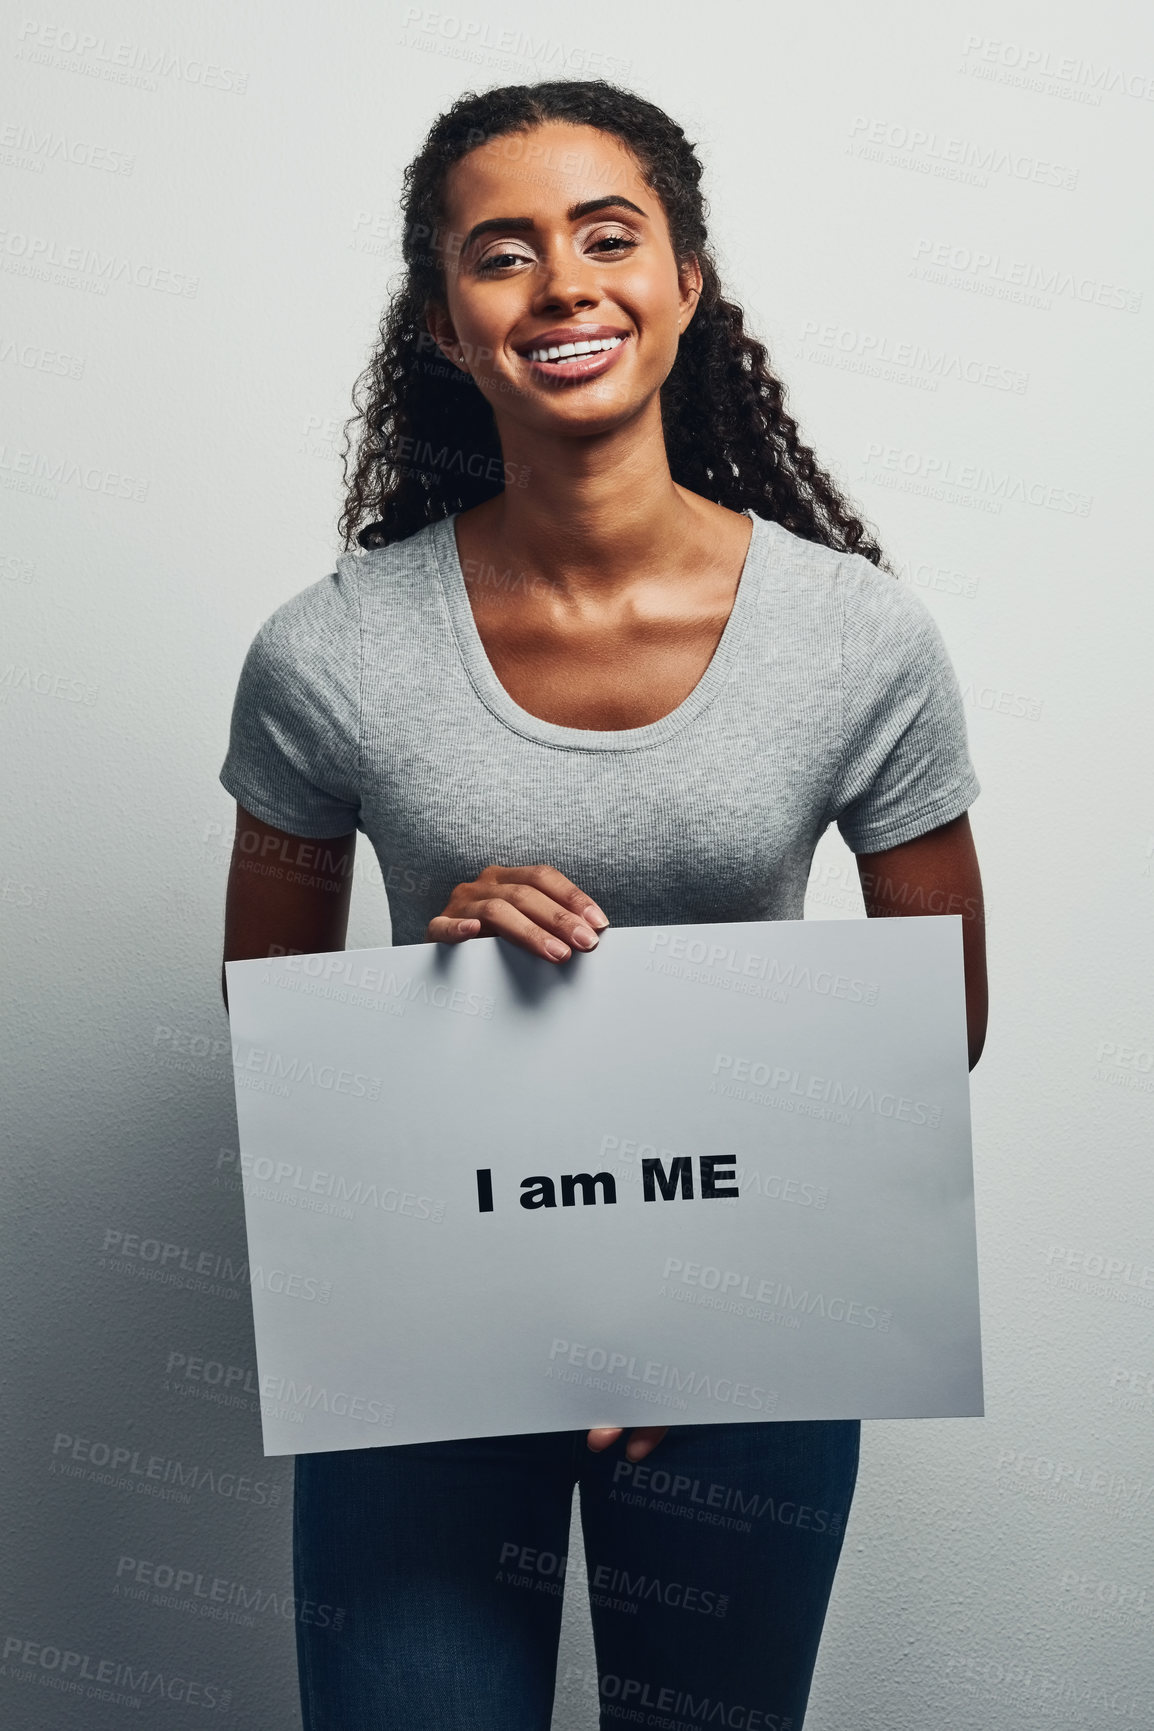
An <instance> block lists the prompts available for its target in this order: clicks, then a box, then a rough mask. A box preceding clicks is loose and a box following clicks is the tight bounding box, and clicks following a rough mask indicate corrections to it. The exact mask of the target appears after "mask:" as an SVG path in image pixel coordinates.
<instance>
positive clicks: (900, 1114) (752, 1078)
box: [710, 1052, 942, 1126]
mask: <svg viewBox="0 0 1154 1731" xmlns="http://www.w3.org/2000/svg"><path fill="white" fill-rule="evenodd" d="M713 1076H714V1078H715V1080H714V1081H713V1082H711V1084H710V1092H711V1093H716V1092H718V1091H719V1089H720V1090H722V1091H726V1092H728V1089H726V1088H725V1084H726V1083H728V1082H730V1081H732V1082H747V1081H748V1082H751V1083H752V1084H753V1086H754V1088H767V1087H768V1088H770V1089H784V1090H785V1092H786V1093H787V1094H794V1095H797V1096H798V1097H799V1098H801V1099H804V1100H816V1101H818V1102H820V1103H821V1104H823V1105H831V1106H835V1107H849V1108H850V1109H851V1110H853V1111H858V1112H875V1113H876V1114H877V1115H878V1117H879V1118H896V1119H897V1120H898V1121H899V1122H900V1123H903V1124H928V1125H931V1126H935V1125H937V1124H939V1123H940V1122H941V1117H942V1109H941V1107H940V1106H938V1105H933V1104H931V1103H930V1102H928V1101H926V1100H911V1099H908V1098H907V1097H906V1095H904V1094H892V1093H890V1092H889V1091H888V1090H886V1089H882V1090H881V1091H880V1092H879V1091H878V1090H877V1089H874V1088H863V1087H862V1086H861V1084H860V1083H858V1082H842V1081H839V1080H838V1079H837V1078H836V1077H833V1076H809V1077H806V1078H805V1079H804V1080H803V1078H802V1075H801V1071H800V1070H791V1069H790V1068H789V1066H788V1065H786V1064H776V1065H770V1064H766V1063H762V1062H759V1061H758V1060H756V1059H753V1058H741V1057H737V1056H735V1055H734V1054H733V1053H732V1052H718V1053H717V1054H716V1056H715V1057H714V1060H713ZM719 1077H720V1079H721V1080H720V1082H719V1081H718V1080H717V1078H719ZM744 1097H747V1098H756V1097H757V1096H756V1095H752V1094H747V1095H746V1096H744Z"/></svg>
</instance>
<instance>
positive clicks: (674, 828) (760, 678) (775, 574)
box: [220, 511, 979, 944]
mask: <svg viewBox="0 0 1154 1731" xmlns="http://www.w3.org/2000/svg"><path fill="white" fill-rule="evenodd" d="M747 515H748V516H750V517H751V518H752V520H753V536H752V539H751V541H750V545H749V552H748V554H747V556H746V562H745V567H744V570H743V572H742V576H741V581H740V583H739V585H738V589H737V596H736V600H735V602H734V606H733V610H732V612H731V614H730V617H729V620H728V622H727V624H726V627H725V630H724V632H723V633H722V636H721V640H720V642H719V643H718V645H717V649H716V650H715V652H714V655H713V659H712V660H711V661H710V663H709V666H708V667H707V668H706V670H705V673H704V675H703V676H702V678H701V680H700V682H699V683H698V684H697V685H696V686H695V687H694V689H693V690H692V691H691V692H690V694H689V696H688V697H687V698H686V699H685V701H684V702H683V703H680V704H678V706H677V708H676V709H675V710H673V712H672V713H671V714H669V715H666V716H664V717H662V719H661V720H660V721H654V722H651V723H650V724H649V725H648V726H646V727H634V728H629V729H626V730H619V731H615V732H606V731H591V730H586V729H585V728H575V727H561V726H558V725H556V724H555V723H553V722H550V721H542V720H539V719H538V718H537V717H536V716H533V715H530V714H529V713H528V712H527V711H526V710H524V709H522V708H521V707H520V706H519V705H518V704H517V703H515V702H514V701H513V699H512V698H511V697H510V696H509V694H508V693H507V692H506V691H505V689H504V687H503V686H502V685H501V684H500V682H499V680H498V679H497V676H496V674H495V672H494V671H493V668H492V666H491V664H490V662H489V659H488V657H487V655H486V653H485V649H484V645H483V644H482V642H481V638H480V635H479V633H478V631H477V627H476V623H475V621H474V618H473V612H472V608H471V606H470V602H469V597H468V592H467V590H466V587H465V582H464V577H463V575H462V571H461V564H460V560H459V557H458V554H457V546H456V538H455V535H454V532H453V518H452V517H446V518H443V519H442V520H441V521H439V522H437V523H433V524H430V525H428V526H427V527H426V528H424V529H421V530H419V531H418V532H417V533H416V534H414V535H411V536H409V537H408V539H406V540H404V541H400V542H395V543H394V544H393V545H392V546H389V547H383V548H379V549H377V550H375V551H372V552H364V551H361V550H358V551H356V552H353V553H344V554H341V555H340V556H339V557H338V558H337V560H336V569H335V571H333V572H332V573H331V574H330V575H329V576H327V577H324V578H322V579H321V580H320V581H319V582H316V583H313V584H312V585H310V587H308V588H306V589H303V590H302V591H301V592H300V593H299V594H297V595H294V596H293V597H292V598H291V599H290V600H288V601H285V602H284V603H283V605H282V606H280V607H278V608H277V609H276V611H275V612H274V613H272V614H271V615H270V617H269V618H268V619H267V620H266V621H265V623H264V625H263V626H262V627H261V629H260V630H259V631H258V633H257V635H256V637H255V638H254V640H253V642H252V645H251V647H250V649H249V651H248V654H247V656H246V658H245V662H244V666H243V669H242V671H241V675H240V681H239V686H238V689H237V693H236V702H235V705H234V708H233V715H232V729H231V737H230V743H229V749H228V755H227V757H226V759H225V762H224V766H223V768H222V770H221V775H220V779H221V781H222V782H223V783H224V786H225V787H226V788H227V789H228V791H229V793H231V794H232V795H233V796H234V798H235V799H237V800H238V801H239V802H240V804H241V805H242V806H244V807H245V808H246V809H247V810H248V811H250V812H252V813H253V814H254V816H256V817H258V818H261V819H263V821H264V822H265V823H269V824H272V825H274V826H275V827H276V828H278V829H283V830H287V831H289V832H291V833H292V834H294V835H298V836H306V837H314V838H315V837H332V836H338V835H345V834H347V833H349V832H350V831H351V830H354V829H359V830H361V831H363V832H364V834H365V835H367V836H368V838H369V840H370V841H371V842H372V845H373V847H374V849H375V850H376V854H377V858H378V860H379V861H380V865H381V870H382V872H383V874H384V881H385V887H386V891H387V894H388V898H389V908H390V914H391V918H392V929H393V942H394V944H414V943H421V942H423V941H424V938H425V929H426V927H427V925H428V922H429V920H430V919H432V918H433V916H434V915H435V914H439V913H441V912H443V910H444V907H445V904H446V902H447V901H448V899H449V896H450V893H451V892H452V889H453V887H454V885H456V884H457V883H461V882H465V881H467V880H469V879H472V878H475V877H476V876H477V873H478V872H479V871H480V870H481V869H482V868H483V867H484V866H487V865H496V864H500V865H535V864H546V865H552V866H556V867H557V868H558V869H559V870H560V871H562V872H564V874H565V875H566V877H568V878H571V879H572V880H573V882H574V883H576V884H577V885H578V886H579V887H580V888H581V889H582V890H584V891H586V892H587V893H588V894H589V895H590V896H591V897H592V898H593V900H594V901H596V902H599V903H600V905H601V906H602V907H603V908H604V910H605V912H606V914H607V915H608V916H609V919H610V921H611V922H612V923H613V924H614V925H617V926H640V925H665V924H688V923H692V922H710V921H720V920H772V919H781V920H796V919H801V918H802V917H803V901H804V897H805V888H806V882H807V879H808V876H809V868H810V862H811V859H812V856H813V851H814V848H815V846H816V845H817V842H818V840H819V838H820V837H821V835H822V833H823V832H824V830H825V829H826V828H827V826H828V825H829V824H830V823H833V822H836V823H837V826H838V829H839V830H840V832H841V834H842V836H843V838H844V840H845V841H846V843H847V845H848V846H849V847H850V848H851V849H852V850H853V851H854V852H855V853H876V852H878V851H880V850H881V849H883V848H888V847H894V846H896V845H897V844H898V843H899V842H904V841H910V840H912V839H913V838H914V837H915V836H919V835H922V834H924V833H925V832H926V831H927V830H930V829H934V828H936V827H937V826H938V825H939V824H943V823H946V822H948V821H949V819H950V818H954V817H957V816H958V815H959V814H960V813H961V812H964V811H966V810H967V809H968V807H969V806H970V805H971V804H972V802H973V801H974V799H975V798H976V797H977V795H978V792H979V783H978V779H977V776H976V775H975V773H974V769H973V765H972V764H971V762H970V757H969V751H968V746H967V737H966V724H965V716H964V713H963V709H962V699H961V693H960V691H959V688H958V681H957V677H956V675H955V673H954V669H953V666H952V664H951V662H950V659H949V655H948V653H947V651H946V648H945V644H944V643H943V640H942V637H941V633H940V631H939V630H938V627H937V624H936V622H935V620H934V618H933V615H932V614H931V613H930V612H929V609H928V608H927V607H926V604H925V603H924V602H923V601H922V599H921V598H920V596H918V595H917V594H916V593H915V592H914V591H913V590H912V589H910V588H908V587H906V586H905V585H904V584H902V583H900V582H898V581H897V580H896V579H895V578H893V577H891V576H889V575H888V574H887V573H885V572H881V571H878V570H877V568H876V567H875V566H874V565H872V564H870V562H869V561H868V560H867V559H864V558H862V557H861V556H860V555H856V554H844V553H836V552H833V551H831V550H830V549H828V548H825V547H819V546H816V545H814V544H813V543H811V542H809V541H804V540H802V539H800V538H799V537H798V536H796V535H793V534H791V533H790V532H789V531H788V530H786V529H783V528H782V527H781V526H780V525H779V524H776V523H773V522H770V521H769V520H768V519H766V518H762V517H759V516H757V515H756V514H755V513H754V512H752V511H750V512H747ZM515 598H516V588H515V584H513V585H512V586H511V588H510V600H509V605H515V604H516V599H515ZM305 851H306V853H307V852H308V850H305ZM310 858H311V856H310ZM316 863H317V865H318V867H319V869H321V870H323V869H324V850H317V853H316Z"/></svg>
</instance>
